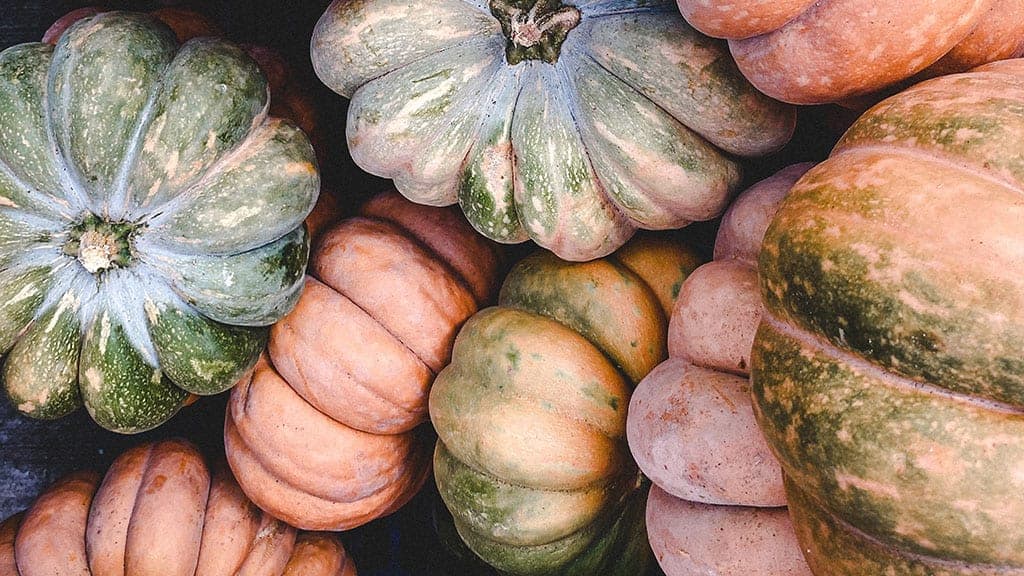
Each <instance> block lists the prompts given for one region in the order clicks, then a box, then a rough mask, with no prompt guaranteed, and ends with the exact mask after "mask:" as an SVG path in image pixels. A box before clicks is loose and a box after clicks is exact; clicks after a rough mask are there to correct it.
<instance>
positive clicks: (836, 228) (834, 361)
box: [751, 60, 1024, 576]
mask: <svg viewBox="0 0 1024 576" xmlns="http://www.w3.org/2000/svg"><path fill="white" fill-rule="evenodd" d="M1022 103H1024V62H1021V61H1020V60H1006V61H1002V62H997V63H993V64H989V65H986V66H983V67H981V68H978V69H976V70H974V71H972V72H970V73H966V74H958V75H951V76H946V77H943V78H938V79H935V80H931V81H928V82H924V83H921V84H918V85H916V86H914V87H913V88H911V89H909V90H906V91H904V92H903V93H901V94H899V95H897V96H894V97H892V98H889V99H887V100H885V101H884V102H882V103H881V104H879V105H877V106H876V107H874V108H873V109H872V110H870V111H869V112H868V113H866V114H865V115H864V116H862V117H861V118H860V120H858V121H857V122H856V123H855V124H854V125H853V127H852V128H851V129H850V130H849V131H848V132H847V133H846V135H845V136H844V137H843V139H842V140H841V141H840V142H839V143H838V144H837V146H836V148H835V150H834V151H833V153H832V155H831V157H830V158H829V159H828V160H827V161H825V162H823V163H822V164H820V165H818V166H817V167H815V168H814V169H812V170H811V171H810V172H808V173H807V174H806V175H805V176H804V177H803V178H802V179H801V180H800V181H799V182H798V183H797V184H796V185H795V186H794V188H793V190H792V191H791V192H790V195H789V197H788V198H787V200H786V201H785V202H784V203H783V205H782V207H781V208H780V210H779V212H778V213H777V214H776V217H775V219H774V220H773V222H772V224H771V226H770V227H769V230H768V232H767V234H766V237H765V246H764V249H763V251H762V252H761V255H760V262H759V276H760V281H761V286H762V296H763V298H764V302H765V308H766V311H765V315H764V318H763V320H762V322H761V325H760V327H759V329H758V333H757V337H756V340H755V344H754V350H753V353H752V358H751V362H752V366H753V371H752V376H753V383H754V387H753V390H754V395H755V413H756V415H757V418H758V422H759V424H760V426H761V428H762V430H763V431H764V433H765V436H766V439H767V440H768V443H769V445H770V446H772V449H773V451H774V452H775V454H776V455H777V456H778V458H779V460H780V462H781V464H782V466H783V469H784V472H785V474H786V476H787V478H788V482H787V495H788V499H789V501H790V503H791V505H792V506H793V515H794V519H795V521H796V524H797V531H798V534H799V536H800V538H801V541H802V543H803V547H804V548H805V549H806V550H807V559H808V562H809V564H810V566H811V568H812V569H813V570H814V572H815V573H816V574H832V575H847V574H881V573H885V574H893V575H896V576H899V575H903V574H923V573H927V574H997V573H998V574H1022V573H1024V546H1022V543H1024V533H1022V530H1021V528H1020V523H1019V522H1018V520H1017V518H1019V514H1020V513H1021V512H1022V510H1021V508H1022V501H1021V499H1020V497H1019V489H1018V487H1017V483H1018V474H1017V468H1018V467H1019V463H1020V462H1021V458H1022V457H1024V446H1022V440H1021V439H1022V438H1024V436H1022V434H1024V432H1022V430H1021V426H1022V424H1024V420H1022V418H1021V415H1020V413H1021V402H1022V400H1021V390H1022V389H1024V379H1022V378H1024V364H1022V360H1021V355H1020V350H1021V343H1022V342H1024V311H1022V305H1024V279H1022V277H1021V274H1020V271H1021V270H1022V269H1024V257H1022V252H1021V250H1020V247H1021V246H1022V245H1024V236H1022V228H1021V222H1024V199H1022V196H1021V193H1020V185H1021V182H1022V181H1024V179H1022V173H1021V170H1020V167H1019V162H1018V160H1019V157H1020V154H1021V149H1020V139H1019V138H1018V134H1019V133H1020V130H1021V129H1022V128H1021V127H1022V126H1024V116H1022V115H1021V113H1020V110H1021V107H1022Z"/></svg>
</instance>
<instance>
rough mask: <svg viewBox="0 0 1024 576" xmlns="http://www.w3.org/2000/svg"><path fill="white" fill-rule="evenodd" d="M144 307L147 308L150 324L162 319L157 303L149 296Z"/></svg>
mask: <svg viewBox="0 0 1024 576" xmlns="http://www.w3.org/2000/svg"><path fill="white" fill-rule="evenodd" d="M142 307H143V308H145V309H146V316H147V317H148V318H149V322H150V324H156V322H157V320H159V319H160V310H159V309H158V308H157V307H156V304H154V303H153V301H152V300H150V299H149V298H146V301H145V302H144V303H143V304H142Z"/></svg>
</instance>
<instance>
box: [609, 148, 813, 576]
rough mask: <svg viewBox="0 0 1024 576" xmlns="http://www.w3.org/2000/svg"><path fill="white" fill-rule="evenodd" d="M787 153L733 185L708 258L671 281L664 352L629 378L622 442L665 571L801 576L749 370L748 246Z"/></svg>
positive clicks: (777, 198) (797, 168)
mask: <svg viewBox="0 0 1024 576" xmlns="http://www.w3.org/2000/svg"><path fill="white" fill-rule="evenodd" d="M811 166H812V164H796V165H793V166H790V167H788V168H786V169H784V170H781V171H780V172H778V173H776V174H775V175H773V176H771V177H769V178H767V179H765V180H762V181H761V182H758V183H757V184H755V185H754V186H752V187H751V188H749V189H748V190H745V191H744V192H743V193H741V194H740V195H739V196H738V197H737V198H736V200H735V201H734V202H733V203H732V204H731V205H730V207H729V209H728V210H727V211H726V213H725V215H724V216H723V218H722V222H721V225H720V226H719V228H718V234H717V236H716V238H715V247H714V257H715V259H714V261H712V262H709V263H707V264H704V265H702V266H700V267H699V268H697V269H696V270H694V272H693V273H692V274H690V275H689V276H688V277H687V278H686V281H685V282H683V285H682V287H681V289H680V290H679V296H678V298H677V300H676V303H675V308H674V309H673V310H672V316H671V318H670V320H669V329H668V352H669V358H668V359H667V360H665V361H664V362H662V363H661V364H659V365H658V366H657V367H656V368H655V369H654V370H652V371H651V372H650V374H648V375H647V376H646V377H645V378H644V379H643V380H642V381H641V382H640V383H639V384H638V385H637V387H636V390H635V391H634V392H633V396H632V398H631V399H630V404H629V413H628V418H627V422H626V433H627V439H628V440H629V447H630V450H631V452H632V453H633V456H634V458H636V462H637V465H638V466H639V467H640V470H641V471H642V472H643V473H644V474H645V475H647V477H648V478H650V479H651V481H652V482H653V483H654V486H653V487H652V488H651V495H650V497H649V498H648V501H647V532H648V538H649V540H650V543H651V548H652V549H653V550H654V553H655V557H656V558H657V560H658V563H659V564H660V565H661V568H662V570H664V572H665V574H666V575H667V576H699V575H703V574H715V575H717V576H779V575H790V576H808V575H809V574H810V573H811V572H810V569H809V568H808V567H807V563H806V562H805V561H804V559H803V556H802V554H801V551H800V547H799V545H798V543H797V539H796V533H795V532H794V530H793V525H792V523H791V522H790V519H789V516H788V514H787V511H786V508H785V505H786V499H785V493H784V489H783V482H782V474H781V469H780V467H779V463H778V461H777V460H776V459H775V457H774V456H773V455H772V453H771V450H770V448H769V447H768V444H767V443H766V442H765V440H764V437H763V436H762V435H761V432H760V430H758V427H757V422H756V420H755V418H754V411H753V407H752V405H751V404H752V402H751V393H750V383H749V381H748V372H749V367H750V349H751V345H752V343H753V340H754V333H755V331H756V329H757V325H758V321H759V320H760V317H761V308H762V306H761V298H760V293H759V291H758V285H757V268H756V262H757V253H758V251H759V250H760V247H761V239H762V237H763V236H764V231H765V229H766V228H767V227H768V223H769V221H770V220H771V218H772V215H773V214H774V213H775V210H776V209H777V208H778V206H779V204H780V203H781V202H782V200H783V198H784V197H785V196H786V193H787V192H788V191H789V188H790V187H791V186H792V185H793V183H795V182H796V181H797V180H798V179H799V178H800V176H802V175H803V174H804V173H805V172H806V171H807V170H808V169H810V168H811Z"/></svg>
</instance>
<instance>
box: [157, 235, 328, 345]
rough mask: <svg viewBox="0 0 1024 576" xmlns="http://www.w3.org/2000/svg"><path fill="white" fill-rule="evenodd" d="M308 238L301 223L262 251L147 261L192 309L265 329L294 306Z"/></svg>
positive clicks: (299, 286) (214, 317)
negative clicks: (159, 271)
mask: <svg viewBox="0 0 1024 576" xmlns="http://www.w3.org/2000/svg"><path fill="white" fill-rule="evenodd" d="M308 259H309V234H307V233H306V229H305V227H304V226H302V225H300V226H299V227H298V228H295V229H294V230H292V231H291V232H289V233H288V234H286V235H284V236H282V237H280V238H278V239H277V240H275V241H274V242H271V243H269V244H266V245H264V246H262V247H260V248H256V249H254V250H250V251H248V252H242V253H241V254H233V255H230V256H211V255H201V256H188V257H185V258H182V257H180V256H175V257H170V256H165V255H159V256H153V257H152V259H146V261H147V262H149V263H151V264H152V265H153V266H154V267H156V268H158V269H159V270H161V272H162V273H163V274H164V275H165V277H166V278H167V279H168V280H170V282H171V284H172V285H173V286H174V287H175V288H176V289H177V291H178V293H179V294H181V295H182V296H183V297H184V298H185V299H186V300H187V301H188V302H189V304H191V305H192V306H193V307H195V308H196V309H197V310H198V311H200V312H201V313H203V314H204V315H205V316H207V317H208V318H210V319H212V320H215V321H217V322H222V323H227V324H234V325H239V326H268V325H270V324H273V323H274V322H275V321H276V320H277V319H278V318H281V317H282V316H284V315H285V314H287V313H288V311H289V310H291V309H292V308H294V307H295V304H296V302H298V299H299V296H300V294H301V290H302V286H303V280H304V275H305V271H306V261H307V260H308Z"/></svg>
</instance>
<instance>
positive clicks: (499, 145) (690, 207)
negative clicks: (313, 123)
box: [312, 0, 795, 260]
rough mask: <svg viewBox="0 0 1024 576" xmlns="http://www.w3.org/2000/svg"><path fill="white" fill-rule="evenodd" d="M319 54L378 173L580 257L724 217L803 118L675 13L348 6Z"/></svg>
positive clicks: (515, 4)
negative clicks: (746, 164) (637, 235)
mask: <svg viewBox="0 0 1024 576" xmlns="http://www.w3.org/2000/svg"><path fill="white" fill-rule="evenodd" d="M312 58H313V64H314V67H315V68H316V71H317V74H318V75H319V76H320V78H321V80H323V81H324V83H325V84H327V85H328V86H329V87H331V88H332V89H333V90H335V91H336V92H338V93H340V94H342V95H345V96H347V97H349V98H351V100H352V101H351V104H350V106H349V109H348V121H347V127H346V131H347V138H348V143H349V148H350V151H351V153H352V157H353V159H354V160H355V161H356V163H357V164H359V165H360V166H361V167H362V168H363V169H364V170H367V171H368V172H371V173H373V174H376V175H380V176H384V177H387V178H393V179H394V181H395V186H396V187H397V188H398V189H399V191H401V192H402V193H403V194H404V195H405V196H407V197H408V198H410V199H411V200H413V201H415V202H419V203H421V204H432V205H448V204H454V203H456V202H458V203H459V205H460V206H461V207H462V209H463V211H464V212H465V213H466V216H467V217H468V218H469V220H470V222H471V223H472V224H473V226H474V227H475V228H476V229H477V230H479V231H480V232H481V233H483V234H484V235H485V236H488V237H489V238H492V239H494V240H497V241H501V242H522V241H524V240H527V239H533V240H535V241H536V242H537V243H538V244H540V245H541V246H544V247H546V248H548V249H550V250H552V251H554V252H555V253H556V254H557V255H558V256H559V257H561V258H563V259H567V260H589V259H593V258H596V257H600V256H604V255H607V254H609V253H611V252H612V251H613V250H615V249H616V248H617V247H619V246H620V245H622V243H623V242H625V241H626V239H628V238H629V237H630V236H631V235H632V234H633V232H634V231H635V230H636V229H637V228H644V229H674V228H680V227H683V226H685V225H686V224H688V223H689V222H692V221H695V220H709V219H711V218H713V217H715V216H717V215H718V214H720V213H721V212H722V210H724V208H725V205H726V202H727V200H728V197H729V195H730V194H731V193H732V192H734V191H735V190H736V188H737V187H738V185H739V183H740V167H739V164H738V163H737V161H736V159H735V157H734V156H733V155H741V156H756V155H762V154H765V153H767V152H770V151H772V150H775V149H777V148H779V147H781V146H782V145H783V144H785V143H786V141H787V140H788V139H789V137H790V135H791V133H792V131H793V127H794V122H795V115H794V112H793V110H792V109H790V108H787V107H785V106H783V105H781V104H779V103H777V102H774V101H772V100H770V99H768V98H766V97H764V96H763V95H762V94H760V93H759V92H757V91H756V90H754V89H753V87H752V86H750V85H749V84H748V83H747V81H746V80H745V79H744V78H743V77H742V76H741V75H740V74H739V72H738V70H736V68H735V65H734V64H733V62H732V59H731V58H730V56H729V53H728V50H727V49H726V47H725V45H724V43H721V42H720V41H716V40H711V39H709V38H706V37H704V36H702V35H700V34H698V33H696V32H694V31H693V30H692V29H690V28H689V27H688V26H687V25H686V23H685V22H684V21H683V20H682V18H680V17H679V16H678V12H677V9H676V7H675V5H674V4H672V3H671V2H668V3H666V2H662V1H655V2H637V1H631V0H587V1H583V2H579V3H577V4H575V5H569V4H562V3H560V2H559V1H558V0H539V1H527V0H512V1H506V0H493V1H492V2H490V3H489V4H488V3H486V2H482V1H473V0H429V1H426V2H412V1H409V0H360V1H356V2H350V1H340V0H339V1H336V2H333V3H332V4H331V6H330V7H329V8H328V9H327V11H326V12H325V14H324V15H323V17H322V18H321V19H320V22H319V23H318V25H317V27H316V30H315V31H314V35H313V40H312Z"/></svg>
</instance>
